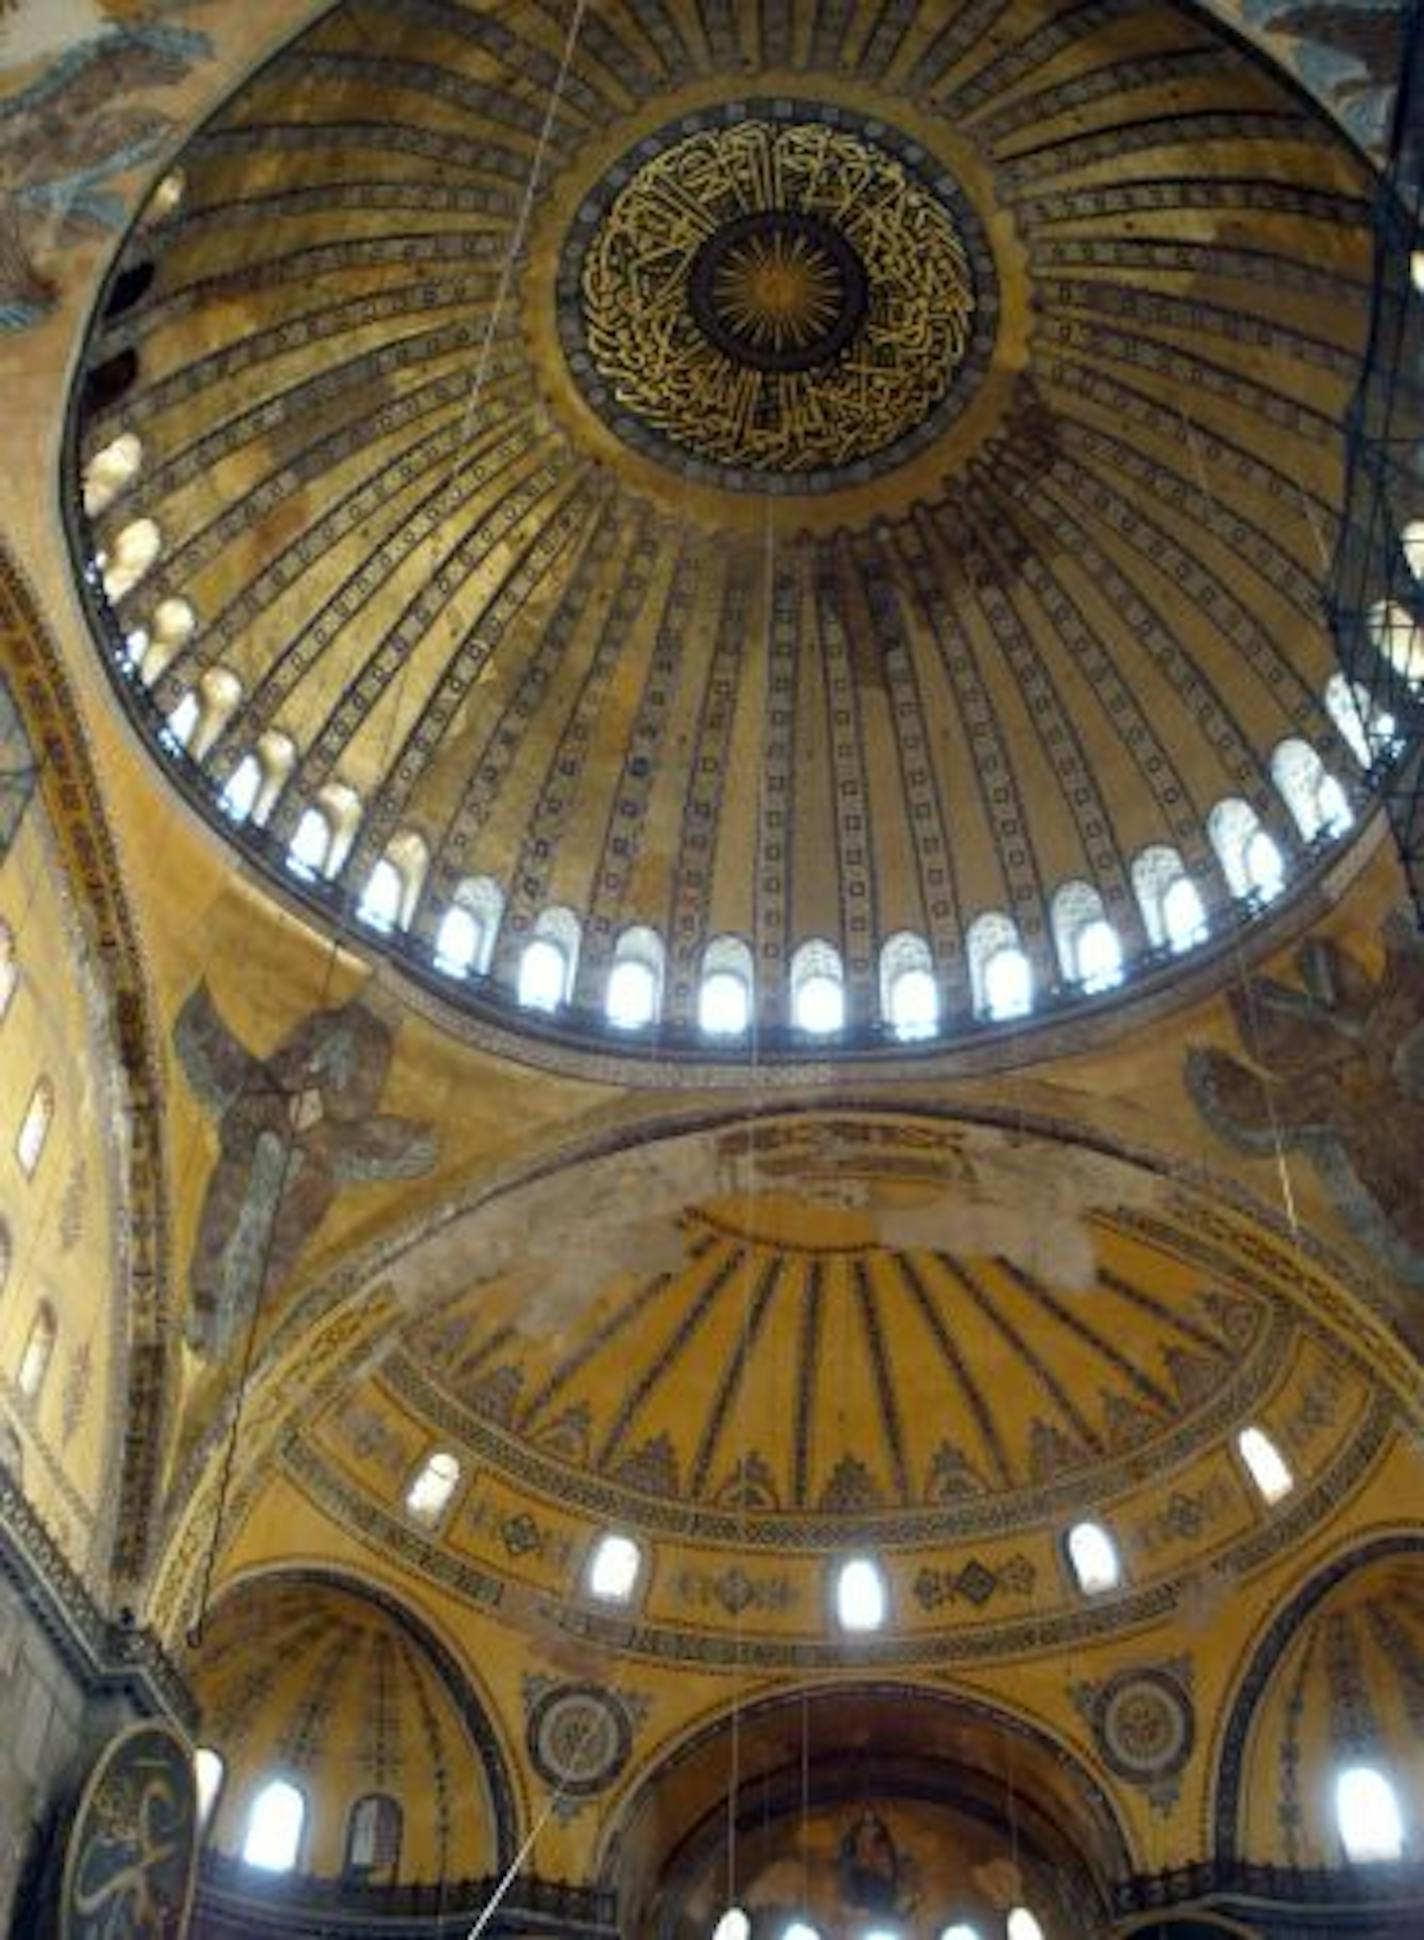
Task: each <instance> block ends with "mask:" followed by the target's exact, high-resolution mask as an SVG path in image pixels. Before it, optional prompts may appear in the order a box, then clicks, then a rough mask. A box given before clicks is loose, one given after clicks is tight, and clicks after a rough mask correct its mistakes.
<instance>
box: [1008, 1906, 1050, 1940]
mask: <svg viewBox="0 0 1424 1940" xmlns="http://www.w3.org/2000/svg"><path fill="white" fill-rule="evenodd" d="M1004 1931H1005V1933H1006V1934H1007V1935H1008V1940H1044V1932H1043V1928H1042V1927H1041V1926H1040V1925H1039V1923H1038V1921H1037V1920H1036V1919H1035V1918H1034V1916H1033V1914H1032V1913H1030V1912H1029V1910H1028V1908H1027V1907H1026V1906H1016V1907H1014V1908H1013V1909H1012V1911H1011V1912H1010V1914H1009V1918H1008V1923H1007V1925H1006V1926H1005V1928H1004Z"/></svg>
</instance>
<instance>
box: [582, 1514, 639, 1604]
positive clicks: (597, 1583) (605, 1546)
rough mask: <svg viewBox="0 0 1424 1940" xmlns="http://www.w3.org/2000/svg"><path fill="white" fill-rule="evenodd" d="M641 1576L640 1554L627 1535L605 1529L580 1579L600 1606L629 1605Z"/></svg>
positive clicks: (635, 1544)
mask: <svg viewBox="0 0 1424 1940" xmlns="http://www.w3.org/2000/svg"><path fill="white" fill-rule="evenodd" d="M642 1573H643V1552H642V1549H641V1547H640V1546H639V1545H638V1544H637V1543H636V1542H634V1540H633V1538H632V1537H631V1536H624V1535H622V1534H620V1533H619V1531H617V1530H616V1529H609V1530H605V1532H604V1533H603V1535H601V1536H600V1537H599V1539H598V1541H597V1542H596V1543H595V1544H594V1546H593V1549H592V1551H591V1552H590V1554H589V1559H588V1567H587V1570H586V1572H585V1577H584V1580H585V1582H586V1583H587V1585H588V1593H589V1595H590V1596H594V1597H597V1598H598V1600H599V1602H600V1603H629V1602H631V1601H632V1596H633V1592H634V1590H636V1589H637V1587H638V1578H639V1577H640V1576H641V1575H642Z"/></svg>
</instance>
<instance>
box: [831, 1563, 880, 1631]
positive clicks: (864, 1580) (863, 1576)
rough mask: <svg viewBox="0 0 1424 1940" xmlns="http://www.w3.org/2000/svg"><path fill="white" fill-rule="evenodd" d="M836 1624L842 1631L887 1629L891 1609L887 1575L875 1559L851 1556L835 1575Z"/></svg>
mask: <svg viewBox="0 0 1424 1940" xmlns="http://www.w3.org/2000/svg"><path fill="white" fill-rule="evenodd" d="M835 1605H836V1622H837V1623H838V1624H839V1625H840V1627H841V1629H842V1630H853V1631H868V1630H880V1629H882V1628H883V1627H884V1624H885V1619H886V1616H887V1615H888V1613H889V1607H890V1592H889V1588H888V1586H887V1584H886V1581H885V1572H884V1570H883V1569H881V1567H880V1565H879V1563H877V1562H876V1560H875V1558H874V1557H873V1556H851V1557H849V1558H848V1559H847V1560H846V1561H845V1562H843V1563H841V1564H840V1565H839V1566H838V1568H837V1570H836V1575H835Z"/></svg>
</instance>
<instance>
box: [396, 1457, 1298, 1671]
mask: <svg viewBox="0 0 1424 1940" xmlns="http://www.w3.org/2000/svg"><path fill="white" fill-rule="evenodd" d="M1236 1452H1237V1454H1238V1455H1239V1456H1240V1458H1241V1461H1242V1463H1243V1465H1244V1467H1245V1469H1246V1472H1247V1474H1248V1475H1249V1476H1250V1478H1251V1481H1252V1483H1253V1484H1254V1485H1255V1488H1256V1491H1257V1493H1258V1494H1259V1495H1260V1497H1261V1499H1262V1501H1263V1502H1264V1503H1266V1505H1267V1506H1268V1507H1273V1506H1274V1505H1275V1504H1276V1503H1278V1502H1280V1501H1282V1500H1283V1499H1284V1498H1285V1497H1286V1496H1287V1495H1289V1494H1290V1492H1291V1490H1292V1489H1293V1488H1294V1487H1295V1477H1294V1475H1293V1474H1292V1473H1291V1469H1290V1465H1289V1463H1288V1462H1287V1461H1286V1458H1285V1456H1284V1455H1283V1454H1282V1453H1281V1451H1280V1449H1279V1448H1278V1447H1277V1445H1276V1443H1275V1442H1274V1441H1273V1440H1272V1439H1271V1437H1270V1436H1269V1435H1268V1434H1267V1433H1266V1431H1265V1430H1264V1429H1263V1428H1261V1427H1258V1426H1256V1425H1255V1424H1252V1425H1251V1426H1249V1427H1246V1428H1243V1429H1242V1430H1241V1432H1240V1433H1239V1434H1238V1435H1237V1437H1236ZM460 1473H461V1471H460V1463H459V1460H458V1458H457V1457H456V1456H454V1455H452V1454H451V1453H450V1451H449V1450H448V1449H443V1448H440V1449H435V1450H433V1451H432V1452H431V1453H430V1454H429V1455H428V1456H426V1458H425V1460H424V1461H423V1462H422V1463H421V1465H420V1467H419V1469H418V1470H417V1471H416V1473H415V1475H414V1477H413V1478H412V1480H411V1482H410V1485H409V1487H408V1488H407V1490H406V1495H405V1505H406V1509H407V1511H408V1512H409V1514H410V1515H411V1516H413V1517H414V1518H415V1520H416V1521H417V1522H420V1523H423V1524H424V1525H425V1526H426V1527H427V1528H434V1527H435V1526H436V1525H437V1524H438V1523H440V1522H441V1521H442V1519H443V1518H444V1516H445V1514H446V1512H447V1510H448V1509H449V1507H450V1504H451V1502H452V1500H453V1498H454V1495H455V1491H456V1489H457V1488H458V1487H459V1484H460ZM1063 1548H1064V1555H1065V1556H1066V1558H1067V1561H1068V1566H1069V1568H1070V1570H1071V1571H1072V1575H1073V1580H1074V1582H1075V1584H1076V1586H1077V1588H1078V1590H1079V1591H1080V1592H1081V1593H1082V1595H1084V1596H1102V1595H1105V1594H1106V1593H1108V1592H1109V1591H1112V1590H1115V1589H1117V1588H1118V1587H1119V1585H1120V1584H1121V1582H1122V1580H1123V1569H1122V1561H1121V1558H1120V1556H1119V1554H1118V1548H1117V1544H1116V1543H1115V1542H1114V1541H1113V1538H1112V1535H1111V1533H1110V1532H1109V1531H1108V1530H1107V1529H1106V1528H1105V1527H1104V1525H1103V1524H1102V1523H1101V1522H1092V1521H1084V1522H1077V1523H1074V1524H1073V1526H1072V1528H1071V1529H1069V1530H1068V1532H1067V1534H1066V1535H1065V1537H1064V1539H1063ZM646 1570H647V1558H646V1556H645V1553H644V1550H643V1546H642V1544H641V1543H639V1542H638V1541H637V1540H636V1539H635V1538H634V1537H632V1536H629V1535H626V1534H624V1533H622V1532H620V1531H617V1530H608V1531H606V1532H605V1533H604V1534H603V1535H601V1536H600V1537H599V1538H598V1540H597V1541H596V1542H595V1543H594V1545H593V1548H592V1549H591V1550H590V1552H589V1556H588V1560H587V1563H586V1565H585V1568H584V1579H583V1580H584V1588H585V1590H586V1592H587V1594H588V1595H589V1596H590V1597H592V1598H593V1599H594V1601H596V1602H599V1603H612V1604H628V1603H631V1602H632V1600H633V1598H634V1595H635V1593H636V1592H637V1590H638V1588H639V1585H640V1584H641V1583H642V1582H643V1580H644V1578H645V1575H646ZM831 1602H832V1607H833V1609H834V1611H835V1617H836V1622H837V1624H838V1626H839V1628H840V1629H841V1630H843V1631H846V1632H848V1633H851V1634H868V1633H870V1632H873V1631H876V1630H881V1629H883V1628H884V1626H885V1623H886V1621H887V1619H888V1617H889V1612H890V1590H889V1583H888V1580H887V1578H886V1574H885V1571H884V1570H883V1568H882V1567H881V1565H880V1564H879V1563H878V1562H877V1561H876V1560H875V1558H874V1557H871V1556H851V1557H847V1558H844V1559H842V1560H841V1561H840V1562H839V1563H837V1564H836V1565H835V1568H834V1571H833V1575H832V1582H831Z"/></svg>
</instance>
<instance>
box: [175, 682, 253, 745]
mask: <svg viewBox="0 0 1424 1940" xmlns="http://www.w3.org/2000/svg"><path fill="white" fill-rule="evenodd" d="M241 701H242V682H241V681H240V680H239V679H238V677H237V675H236V674H234V673H232V672H230V670H229V669H228V668H226V667H209V668H207V669H206V670H205V671H204V673H203V675H202V678H201V679H200V680H199V682H198V724H197V732H196V733H195V734H194V735H193V736H192V737H191V738H190V739H189V742H188V752H189V753H190V754H191V755H192V756H193V758H194V759H195V760H197V761H201V760H202V758H203V756H204V755H205V754H206V753H207V752H208V749H209V748H211V747H212V745H213V743H214V742H215V741H216V740H217V738H218V736H219V735H220V734H221V733H222V731H223V729H224V728H225V727H226V726H227V724H228V722H229V721H230V720H231V719H232V717H233V715H234V714H235V713H236V712H237V709H238V707H239V705H240V703H241Z"/></svg>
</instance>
